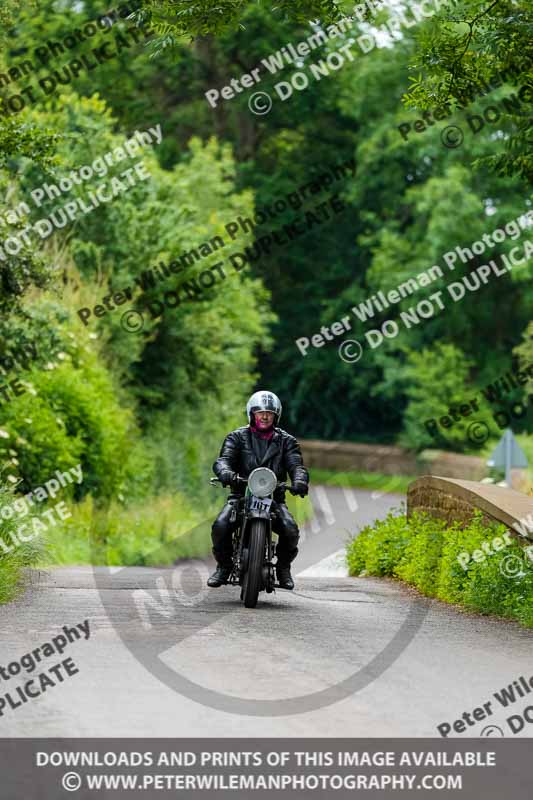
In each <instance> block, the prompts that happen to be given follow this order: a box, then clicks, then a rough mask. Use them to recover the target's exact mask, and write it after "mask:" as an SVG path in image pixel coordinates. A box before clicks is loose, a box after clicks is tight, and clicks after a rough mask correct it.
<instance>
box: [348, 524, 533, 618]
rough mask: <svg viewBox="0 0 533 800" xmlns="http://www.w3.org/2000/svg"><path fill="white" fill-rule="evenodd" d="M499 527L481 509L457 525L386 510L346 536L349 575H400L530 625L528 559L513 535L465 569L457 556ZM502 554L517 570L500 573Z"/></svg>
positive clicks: (532, 601) (532, 593)
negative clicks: (466, 522)
mask: <svg viewBox="0 0 533 800" xmlns="http://www.w3.org/2000/svg"><path fill="white" fill-rule="evenodd" d="M505 531H506V528H505V526H504V525H497V524H490V525H488V524H486V523H484V522H483V520H482V514H481V512H476V514H475V516H474V519H473V520H472V522H471V523H470V524H469V525H468V526H466V527H464V528H460V527H459V525H458V524H454V525H451V526H446V524H445V522H444V521H442V520H438V519H435V518H433V517H431V516H429V515H428V514H423V513H414V514H413V515H412V516H411V517H410V519H409V520H407V518H406V517H405V516H404V515H401V512H398V511H397V510H396V511H391V512H389V514H388V515H387V517H386V518H385V519H384V520H380V521H378V522H377V523H375V524H374V525H373V526H370V525H369V526H367V527H365V528H363V530H362V531H361V533H360V534H359V535H358V536H357V537H354V538H353V539H352V540H351V542H350V543H349V545H348V548H347V555H346V560H347V564H348V570H349V573H350V575H360V574H361V573H366V574H369V575H377V576H389V577H394V578H401V579H402V580H404V581H406V582H407V583H409V584H411V585H413V586H416V588H417V589H419V590H420V591H421V592H423V594H425V595H427V596H428V597H436V598H438V599H439V600H444V601H445V602H448V603H458V604H460V605H462V606H464V607H465V608H468V609H472V610H475V611H478V612H480V613H482V614H497V615H499V616H502V617H508V618H512V619H516V620H517V621H518V622H520V623H521V624H522V625H525V626H527V627H533V564H532V563H531V561H530V560H529V559H528V558H527V556H526V554H525V553H524V548H523V547H522V545H521V544H520V542H519V541H518V540H517V539H513V541H512V543H511V544H508V545H507V546H506V547H505V548H504V549H503V550H501V551H499V552H498V553H494V554H493V555H488V556H487V558H486V559H485V561H482V562H475V561H474V560H472V559H471V560H470V562H468V563H467V565H466V567H467V568H466V569H463V567H462V566H461V564H460V563H459V562H458V560H457V556H458V555H459V554H460V553H461V552H464V551H467V552H469V553H472V552H473V551H474V550H476V549H479V548H480V546H481V544H482V543H483V542H485V541H489V542H490V541H491V540H492V539H493V538H494V537H495V536H499V537H501V536H502V535H503V534H504V533H505ZM504 559H510V560H511V562H512V564H513V566H516V565H517V564H518V565H519V566H520V564H519V562H518V561H517V560H516V559H520V563H521V564H522V565H523V566H522V567H520V569H518V570H517V572H518V573H519V574H516V575H515V576H514V577H512V576H511V575H509V574H506V570H505V569H504V564H505V562H504Z"/></svg>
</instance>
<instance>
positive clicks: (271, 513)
mask: <svg viewBox="0 0 533 800" xmlns="http://www.w3.org/2000/svg"><path fill="white" fill-rule="evenodd" d="M236 481H237V482H238V483H246V484H247V486H246V493H245V496H244V497H239V498H236V499H234V500H230V501H229V502H230V504H231V505H232V506H233V510H232V514H231V518H230V519H231V522H235V521H237V520H238V521H239V522H238V525H237V527H236V529H235V531H234V533H233V570H232V572H231V575H230V577H229V579H228V583H230V584H232V585H233V586H240V587H241V600H242V601H243V603H244V606H245V608H255V607H256V605H257V598H258V596H259V592H262V591H266V592H267V594H270V593H271V592H273V591H274V589H275V588H276V586H278V588H279V584H276V578H275V569H274V565H273V563H272V559H273V558H274V556H275V554H276V544H275V542H273V541H272V522H273V521H274V520H275V519H276V516H277V513H278V512H277V504H276V502H275V501H274V499H273V494H274V491H275V490H276V489H285V490H286V491H289V492H290V493H291V494H293V495H294V494H296V492H295V491H294V490H293V489H292V488H291V487H290V486H287V484H286V483H278V479H277V478H276V475H275V473H274V472H272V470H271V469H268V467H257V468H256V469H254V470H253V471H252V472H251V473H250V475H249V476H248V478H241V477H239V476H237V478H236ZM210 483H211V485H212V486H214V485H215V484H217V483H221V481H220V479H219V478H211V480H210Z"/></svg>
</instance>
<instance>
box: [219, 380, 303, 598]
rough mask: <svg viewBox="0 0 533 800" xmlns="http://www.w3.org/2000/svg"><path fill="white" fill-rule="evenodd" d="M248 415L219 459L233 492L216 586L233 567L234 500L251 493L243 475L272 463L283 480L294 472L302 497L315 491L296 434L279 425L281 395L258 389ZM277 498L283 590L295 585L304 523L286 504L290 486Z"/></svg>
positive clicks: (222, 527) (223, 518)
mask: <svg viewBox="0 0 533 800" xmlns="http://www.w3.org/2000/svg"><path fill="white" fill-rule="evenodd" d="M246 416H247V418H248V425H245V426H244V427H242V428H237V430H234V431H232V432H231V433H229V434H228V435H227V436H226V438H225V439H224V442H223V444H222V448H221V450H220V455H219V457H218V458H217V460H216V461H215V463H214V464H213V472H214V473H215V475H216V476H217V478H219V480H220V481H221V482H222V484H223V485H224V486H226V485H229V486H230V488H231V494H230V496H229V497H228V502H227V503H226V505H225V506H224V508H223V509H222V511H221V512H220V514H219V515H218V517H217V518H216V520H215V521H214V523H213V528H212V532H211V539H212V542H213V555H214V556H215V558H216V560H217V568H216V570H215V572H214V573H213V574H212V575H211V577H210V578H209V580H208V581H207V585H208V586H211V587H218V586H221V585H222V584H224V583H227V582H228V578H229V576H230V575H231V570H232V567H233V543H232V533H233V531H234V530H235V528H236V526H237V525H238V521H237V520H234V521H233V522H232V520H231V516H232V510H233V504H232V503H231V501H234V500H236V499H237V498H238V497H242V496H243V495H244V493H245V485H244V484H242V483H238V482H236V480H235V479H236V477H237V476H240V477H241V478H247V477H248V476H249V475H250V473H251V472H252V471H253V470H254V469H256V468H257V467H268V468H269V469H271V470H272V471H273V472H274V473H275V475H276V477H277V479H278V482H285V481H286V479H287V473H288V474H289V475H290V477H291V481H292V488H293V489H294V490H295V492H296V493H297V494H299V495H300V496H301V497H305V495H306V494H307V493H308V491H309V473H308V472H307V470H306V468H305V467H304V465H303V460H302V454H301V451H300V445H299V444H298V442H297V441H296V439H295V438H294V436H291V435H290V434H289V433H287V432H286V431H284V430H282V429H281V428H278V427H276V426H277V424H278V423H279V420H280V417H281V403H280V400H279V398H278V397H277V396H276V395H275V394H274V393H273V392H270V391H268V390H267V391H259V392H255V393H254V394H253V395H252V396H251V397H250V399H249V400H248V402H247V404H246ZM274 501H275V502H276V503H277V511H278V518H277V519H276V520H274V522H273V525H272V530H273V531H274V532H275V533H277V534H278V537H279V539H278V544H277V547H276V553H277V562H276V575H277V579H278V583H279V585H280V586H281V588H282V589H294V581H293V579H292V576H291V568H290V564H291V562H292V561H293V560H294V559H295V558H296V555H297V553H298V539H299V531H298V526H297V524H296V522H295V521H294V518H293V516H292V514H291V513H290V512H289V510H288V508H287V506H286V505H285V490H283V489H276V490H275V492H274Z"/></svg>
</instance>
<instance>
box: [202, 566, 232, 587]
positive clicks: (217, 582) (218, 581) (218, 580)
mask: <svg viewBox="0 0 533 800" xmlns="http://www.w3.org/2000/svg"><path fill="white" fill-rule="evenodd" d="M232 569H233V567H232V566H231V565H229V566H227V565H224V564H217V568H216V570H215V571H214V572H213V574H212V575H211V577H210V578H209V579H208V581H207V585H208V586H210V587H211V588H212V589H216V588H217V587H219V586H222V584H223V583H227V582H228V578H229V576H230V575H231V570H232Z"/></svg>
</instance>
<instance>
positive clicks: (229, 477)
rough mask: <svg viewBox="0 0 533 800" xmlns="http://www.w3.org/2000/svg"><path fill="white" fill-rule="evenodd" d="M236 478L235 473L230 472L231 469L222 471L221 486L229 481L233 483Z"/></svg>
mask: <svg viewBox="0 0 533 800" xmlns="http://www.w3.org/2000/svg"><path fill="white" fill-rule="evenodd" d="M236 478H237V473H236V472H231V470H228V471H227V472H223V473H222V475H220V480H221V482H222V486H229V485H230V484H231V483H235V481H236Z"/></svg>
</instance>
